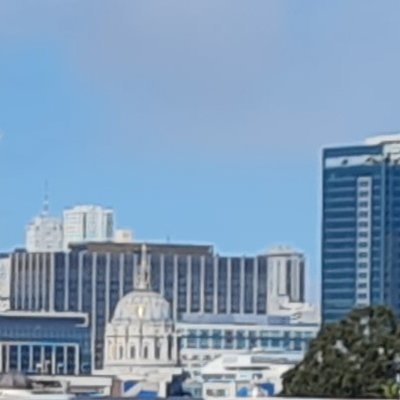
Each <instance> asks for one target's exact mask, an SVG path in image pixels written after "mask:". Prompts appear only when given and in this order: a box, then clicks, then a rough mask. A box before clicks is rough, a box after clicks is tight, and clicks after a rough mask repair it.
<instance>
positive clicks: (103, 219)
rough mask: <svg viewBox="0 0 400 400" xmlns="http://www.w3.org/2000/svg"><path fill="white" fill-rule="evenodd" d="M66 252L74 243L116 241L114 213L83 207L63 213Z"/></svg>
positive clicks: (108, 210) (107, 210)
mask: <svg viewBox="0 0 400 400" xmlns="http://www.w3.org/2000/svg"><path fill="white" fill-rule="evenodd" d="M63 227H64V242H63V248H64V250H68V248H69V246H70V245H71V244H74V243H85V242H96V241H99V242H106V241H113V239H114V211H113V210H111V209H108V208H103V207H100V206H95V205H81V206H75V207H73V208H70V209H66V210H64V212H63Z"/></svg>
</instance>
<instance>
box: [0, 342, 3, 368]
mask: <svg viewBox="0 0 400 400" xmlns="http://www.w3.org/2000/svg"><path fill="white" fill-rule="evenodd" d="M0 372H4V371H3V343H0Z"/></svg>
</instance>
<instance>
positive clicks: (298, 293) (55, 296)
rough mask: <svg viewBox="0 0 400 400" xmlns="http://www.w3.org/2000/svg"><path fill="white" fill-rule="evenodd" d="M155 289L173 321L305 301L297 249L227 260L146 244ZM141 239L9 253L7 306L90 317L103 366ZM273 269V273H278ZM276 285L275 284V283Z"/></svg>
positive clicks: (96, 365) (200, 249) (93, 347)
mask: <svg viewBox="0 0 400 400" xmlns="http://www.w3.org/2000/svg"><path fill="white" fill-rule="evenodd" d="M147 248H148V253H147V257H148V262H149V264H150V267H151V271H150V272H151V274H150V276H151V286H152V288H153V289H154V290H155V291H158V292H160V293H161V294H162V295H163V296H164V297H165V298H166V299H167V300H168V301H169V302H170V305H171V310H172V317H173V319H174V321H176V322H179V321H183V319H184V317H185V316H186V317H187V316H190V315H192V316H200V315H211V316H212V315H213V316H217V317H221V318H222V317H224V316H236V317H237V318H236V319H237V320H238V321H240V320H243V321H244V320H246V318H247V319H248V318H250V319H251V318H253V317H259V318H258V320H259V321H260V318H261V319H262V318H263V316H264V317H265V322H267V319H266V315H267V314H268V310H269V307H270V305H271V303H272V302H274V301H276V298H277V296H286V297H287V298H288V299H290V301H293V302H296V303H299V302H300V303H301V302H303V301H304V268H305V266H304V257H303V255H302V254H300V253H296V252H294V253H287V254H286V253H282V254H280V253H279V254H278V255H277V254H275V255H268V254H260V255H256V256H253V257H246V256H243V257H222V256H219V255H217V254H215V253H214V249H213V247H212V246H199V245H195V246H194V245H173V244H148V245H147ZM140 258H141V243H130V244H126V243H125V244H117V243H89V244H84V245H77V246H72V247H71V251H69V252H66V253H27V252H25V251H15V252H14V253H12V254H11V266H10V269H11V280H10V282H11V284H10V285H11V286H10V308H11V310H15V311H35V312H40V311H45V312H50V313H65V312H67V313H83V314H86V315H88V318H89V320H88V324H89V331H90V347H89V353H90V354H91V360H90V366H91V368H93V369H101V368H102V365H103V358H104V353H103V348H104V333H105V326H106V324H107V322H109V321H110V319H111V317H112V315H113V312H114V309H115V306H116V305H117V303H118V301H119V300H120V299H121V298H122V297H123V296H124V295H125V294H127V293H128V292H130V291H132V290H133V288H134V279H135V278H134V277H135V271H136V268H137V267H138V265H139V264H140V262H141V259H140ZM269 271H273V274H272V273H270V272H269ZM273 285H275V286H276V287H275V288H274V287H272V286H273Z"/></svg>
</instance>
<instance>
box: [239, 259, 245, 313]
mask: <svg viewBox="0 0 400 400" xmlns="http://www.w3.org/2000/svg"><path fill="white" fill-rule="evenodd" d="M244 287H245V271H244V257H242V258H241V259H240V303H239V312H240V314H244Z"/></svg>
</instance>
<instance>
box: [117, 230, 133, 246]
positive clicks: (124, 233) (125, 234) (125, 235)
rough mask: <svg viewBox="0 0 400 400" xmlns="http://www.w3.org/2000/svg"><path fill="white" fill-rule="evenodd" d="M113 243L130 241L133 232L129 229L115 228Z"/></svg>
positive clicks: (131, 240)
mask: <svg viewBox="0 0 400 400" xmlns="http://www.w3.org/2000/svg"><path fill="white" fill-rule="evenodd" d="M114 242H115V243H132V242H133V232H132V231H131V230H130V229H116V230H115V233H114Z"/></svg>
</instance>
